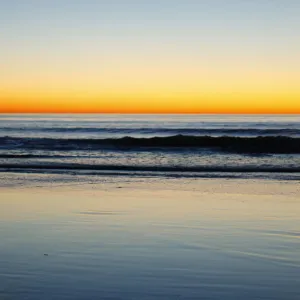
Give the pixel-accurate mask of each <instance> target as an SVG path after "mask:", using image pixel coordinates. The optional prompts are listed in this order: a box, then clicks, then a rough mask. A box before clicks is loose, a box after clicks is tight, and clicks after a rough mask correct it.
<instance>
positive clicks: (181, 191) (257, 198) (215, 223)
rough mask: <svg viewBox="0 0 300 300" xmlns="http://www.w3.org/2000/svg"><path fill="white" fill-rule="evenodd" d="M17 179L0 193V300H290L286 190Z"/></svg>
mask: <svg viewBox="0 0 300 300" xmlns="http://www.w3.org/2000/svg"><path fill="white" fill-rule="evenodd" d="M7 176H12V175H7ZM27 176H28V178H29V179H28V182H27V183H25V184H23V185H18V186H17V185H12V186H9V185H8V184H7V185H4V184H3V185H2V188H1V190H0V191H1V198H0V199H1V200H0V239H1V244H0V299H33V300H35V299H249V300H250V299H251V300H252V299H278V300H279V299H282V300H283V299H284V300H286V299H290V300H293V299H295V300H296V299H299V297H300V279H299V272H300V251H299V249H300V231H299V228H300V218H299V216H300V188H299V182H297V181H273V180H272V181H271V180H239V179H191V180H187V179H185V180H183V179H180V178H179V179H169V180H167V179H161V180H160V179H157V178H156V179H153V178H139V179H128V180H126V179H125V178H121V179H120V180H119V181H114V180H110V179H109V178H108V179H107V180H105V178H101V180H98V181H93V182H84V181H82V182H78V181H77V182H76V181H75V180H74V179H73V181H72V180H70V181H69V182H68V183H65V184H62V185H59V184H48V183H49V182H48V183H47V180H46V178H45V180H41V181H40V182H38V184H37V182H36V181H32V178H30V175H27ZM34 176H38V175H34ZM42 177H43V176H42V175H40V178H42ZM48 177H49V176H48ZM7 178H8V177H7ZM19 182H20V181H19ZM23 182H25V179H24V180H23ZM33 182H35V184H32V183H33ZM29 183H30V184H29Z"/></svg>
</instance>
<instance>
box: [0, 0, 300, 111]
mask: <svg viewBox="0 0 300 300" xmlns="http://www.w3.org/2000/svg"><path fill="white" fill-rule="evenodd" d="M212 2H214V5H212V3H211V2H210V1H151V3H150V2H149V1H63V2H61V1H34V0H32V1H26V2H22V1H9V2H8V1H7V2H6V3H2V4H1V12H0V15H1V19H2V20H4V21H3V22H4V25H5V26H3V28H4V30H2V31H1V33H0V36H1V40H2V44H3V46H2V53H3V54H2V55H1V58H0V61H1V72H0V112H2V113H11V112H12V113H22V112H45V113H46V112H57V113H63V112H74V113H96V112H97V113H300V88H299V78H300V57H299V53H300V41H299V36H298V32H299V29H300V21H299V13H300V4H299V2H298V1H288V2H286V3H283V2H282V1H251V3H250V2H249V1H237V0H235V1H233V0H232V1H226V4H225V2H224V1H218V0H215V1H212Z"/></svg>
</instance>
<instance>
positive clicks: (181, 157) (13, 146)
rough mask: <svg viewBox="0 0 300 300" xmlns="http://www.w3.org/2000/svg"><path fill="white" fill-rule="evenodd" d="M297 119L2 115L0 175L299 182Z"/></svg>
mask: <svg viewBox="0 0 300 300" xmlns="http://www.w3.org/2000/svg"><path fill="white" fill-rule="evenodd" d="M299 163H300V116H299V115H280V116H278V115H103V114H102V115H101V114H99V115H92V114H86V115H83V114H82V115H80V114H75V115H74V114H73V115H71V114H70V115H59V114H58V115H39V114H36V115H30V114H29V115H24V114H23V115H10V114H3V115H1V116H0V164H1V168H0V170H1V171H5V172H9V171H15V170H18V171H19V172H26V173H30V172H31V173H32V172H58V173H72V174H74V173H76V174H89V175H101V174H106V173H107V172H110V174H114V175H116V176H117V175H124V174H128V175H132V176H134V175H139V174H142V175H151V176H183V177H184V176H192V177H195V176H200V177H232V176H233V177H239V178H241V177H249V176H250V177H264V178H266V177H267V178H278V177H279V178H283V177H284V178H289V179H299V172H300V164H299Z"/></svg>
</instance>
